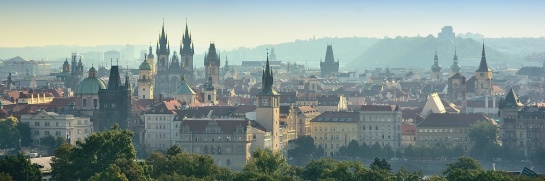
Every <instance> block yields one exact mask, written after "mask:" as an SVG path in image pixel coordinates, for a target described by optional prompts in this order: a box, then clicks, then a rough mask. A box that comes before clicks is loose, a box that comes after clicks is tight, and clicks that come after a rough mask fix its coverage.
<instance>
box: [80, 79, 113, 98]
mask: <svg viewBox="0 0 545 181" xmlns="http://www.w3.org/2000/svg"><path fill="white" fill-rule="evenodd" d="M99 89H106V84H104V81H102V80H100V79H99V78H96V77H87V78H85V79H83V80H82V81H81V82H80V83H79V85H78V90H77V91H76V95H83V94H98V90H99Z"/></svg>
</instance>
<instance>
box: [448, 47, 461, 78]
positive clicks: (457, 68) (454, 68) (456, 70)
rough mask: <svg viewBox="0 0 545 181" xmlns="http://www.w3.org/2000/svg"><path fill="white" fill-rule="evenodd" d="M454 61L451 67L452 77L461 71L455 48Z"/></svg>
mask: <svg viewBox="0 0 545 181" xmlns="http://www.w3.org/2000/svg"><path fill="white" fill-rule="evenodd" d="M452 60H453V63H452V65H451V66H450V71H451V73H450V75H451V76H452V75H454V74H456V73H460V69H461V67H460V65H458V55H456V47H454V58H453V59H452Z"/></svg>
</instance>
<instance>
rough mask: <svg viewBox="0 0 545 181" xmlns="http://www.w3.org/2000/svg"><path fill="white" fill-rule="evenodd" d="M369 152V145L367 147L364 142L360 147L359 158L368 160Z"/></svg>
mask: <svg viewBox="0 0 545 181" xmlns="http://www.w3.org/2000/svg"><path fill="white" fill-rule="evenodd" d="M370 151H371V147H369V145H367V143H365V141H364V142H363V143H361V145H360V155H359V156H360V157H362V158H369V152H370Z"/></svg>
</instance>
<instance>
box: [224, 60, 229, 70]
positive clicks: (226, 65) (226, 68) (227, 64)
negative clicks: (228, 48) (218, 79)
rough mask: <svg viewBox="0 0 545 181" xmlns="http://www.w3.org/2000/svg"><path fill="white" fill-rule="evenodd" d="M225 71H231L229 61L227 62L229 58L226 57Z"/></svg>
mask: <svg viewBox="0 0 545 181" xmlns="http://www.w3.org/2000/svg"><path fill="white" fill-rule="evenodd" d="M223 69H224V70H225V71H228V70H229V60H227V56H225V66H223Z"/></svg>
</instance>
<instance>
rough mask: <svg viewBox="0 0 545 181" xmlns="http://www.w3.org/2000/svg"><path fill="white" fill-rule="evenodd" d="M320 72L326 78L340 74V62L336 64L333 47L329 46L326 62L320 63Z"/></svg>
mask: <svg viewBox="0 0 545 181" xmlns="http://www.w3.org/2000/svg"><path fill="white" fill-rule="evenodd" d="M320 72H321V76H322V77H324V78H326V77H329V76H331V75H334V74H337V73H339V62H338V61H336V62H335V57H334V56H333V46H332V45H327V49H326V52H325V60H324V61H323V62H320Z"/></svg>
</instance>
